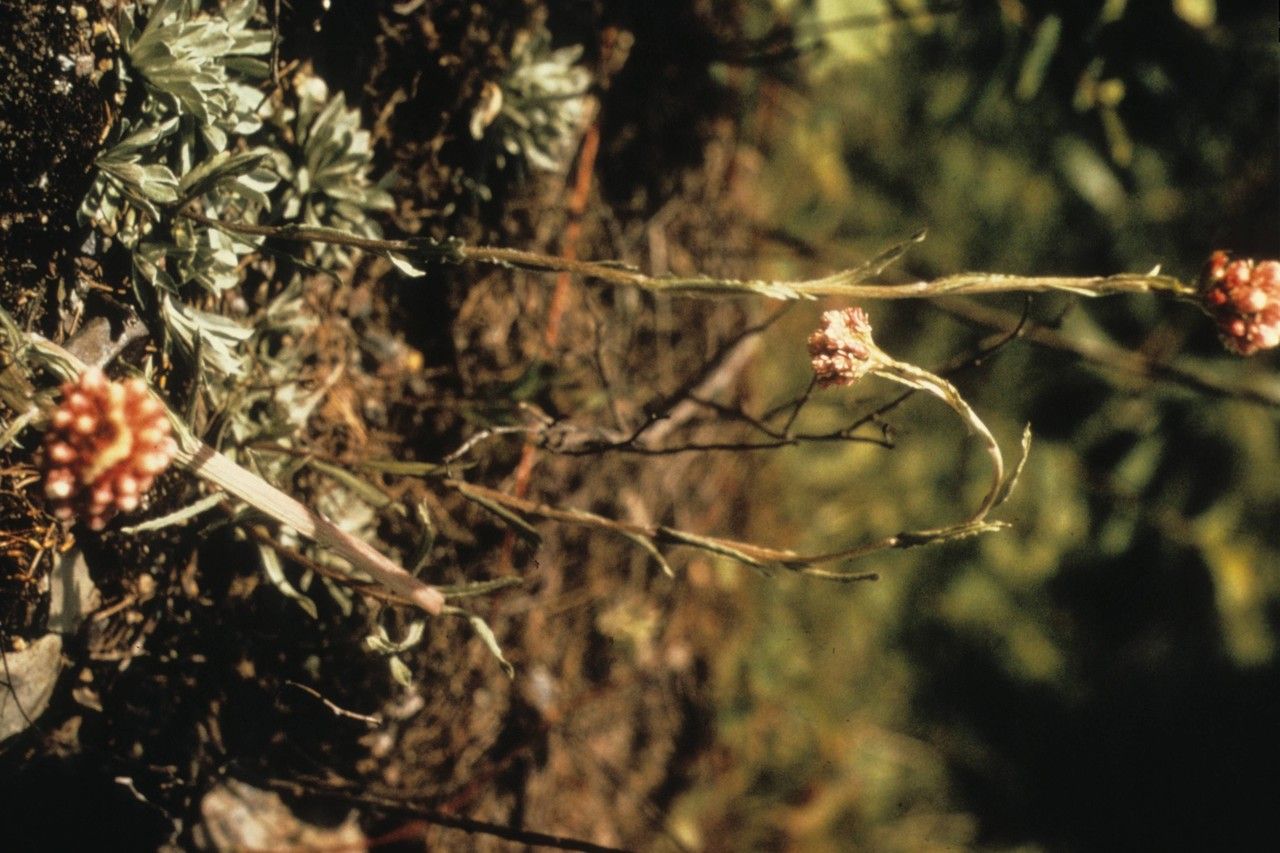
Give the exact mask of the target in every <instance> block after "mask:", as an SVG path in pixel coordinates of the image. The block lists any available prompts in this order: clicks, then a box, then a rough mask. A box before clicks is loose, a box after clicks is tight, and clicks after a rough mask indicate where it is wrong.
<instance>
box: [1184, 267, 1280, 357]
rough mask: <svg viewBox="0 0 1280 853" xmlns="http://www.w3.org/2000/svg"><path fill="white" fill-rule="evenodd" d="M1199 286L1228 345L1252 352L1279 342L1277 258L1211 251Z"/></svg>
mask: <svg viewBox="0 0 1280 853" xmlns="http://www.w3.org/2000/svg"><path fill="white" fill-rule="evenodd" d="M1200 287H1201V293H1202V294H1203V297H1202V298H1203V299H1204V304H1205V307H1206V308H1208V310H1209V313H1211V314H1212V315H1213V317H1214V319H1215V320H1217V322H1218V333H1219V334H1220V335H1221V336H1222V342H1223V344H1225V345H1226V347H1227V349H1230V350H1232V351H1233V352H1236V353H1239V354H1240V355H1253V354H1254V353H1256V352H1258V351H1259V350H1264V349H1270V348H1272V347H1274V346H1276V345H1277V344H1280V261H1254V260H1252V259H1249V258H1232V257H1231V256H1230V255H1229V254H1227V253H1226V252H1221V251H1219V252H1214V253H1213V255H1212V256H1211V257H1210V258H1209V263H1208V264H1207V265H1206V266H1205V271H1204V275H1203V276H1202V278H1201V284H1200Z"/></svg>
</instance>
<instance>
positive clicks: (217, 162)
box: [178, 151, 266, 198]
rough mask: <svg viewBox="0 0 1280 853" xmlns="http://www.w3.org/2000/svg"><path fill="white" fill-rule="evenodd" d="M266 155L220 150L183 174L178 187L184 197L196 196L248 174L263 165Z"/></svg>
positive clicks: (256, 152)
mask: <svg viewBox="0 0 1280 853" xmlns="http://www.w3.org/2000/svg"><path fill="white" fill-rule="evenodd" d="M265 157H266V155H265V154H263V153H262V152H260V151H246V152H242V153H240V154H231V153H230V152H227V151H220V152H218V153H217V154H214V155H213V156H212V157H210V158H208V159H207V160H205V161H204V162H202V163H200V164H199V165H197V166H196V167H195V168H194V169H192V170H191V171H189V172H187V173H186V174H185V175H183V176H182V180H181V181H180V182H179V183H178V189H179V190H180V191H181V194H182V197H183V198H196V197H198V196H202V195H204V194H205V193H207V192H209V191H210V190H212V189H213V188H214V187H216V186H217V185H218V184H220V183H223V182H224V181H230V180H233V179H236V178H239V177H240V176H242V175H247V174H249V173H250V172H252V171H253V170H254V169H256V168H258V166H259V165H261V163H262V161H263V160H264V159H265Z"/></svg>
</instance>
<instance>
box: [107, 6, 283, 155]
mask: <svg viewBox="0 0 1280 853" xmlns="http://www.w3.org/2000/svg"><path fill="white" fill-rule="evenodd" d="M257 7H258V4H257V0H231V2H228V3H226V4H225V5H223V6H222V7H221V10H220V13H218V14H212V15H201V14H198V13H199V9H200V0H159V2H157V3H155V4H154V5H153V6H152V8H151V10H150V12H149V13H148V15H147V23H146V26H144V27H143V28H142V29H141V30H138V29H137V28H136V27H135V24H134V19H133V17H132V16H131V15H128V14H126V15H124V16H123V17H122V18H121V26H120V36H121V42H122V44H123V46H124V52H125V55H126V57H127V58H128V66H129V68H131V69H132V70H133V71H135V72H136V73H137V74H138V76H140V77H141V78H142V79H143V80H144V81H145V83H146V86H147V92H148V96H149V98H150V99H151V100H153V101H154V102H155V104H154V106H155V107H158V108H159V109H161V110H163V111H165V112H168V113H170V114H176V115H182V116H185V117H189V119H190V120H191V122H192V123H193V124H194V125H195V128H196V129H197V130H198V131H199V133H200V135H201V136H202V137H203V139H204V141H205V142H206V143H207V144H208V146H209V148H210V149H212V150H213V151H222V150H224V149H225V148H226V147H227V138H228V134H235V135H237V136H248V135H249V134H251V133H253V132H254V131H256V130H258V128H260V127H261V126H262V122H261V120H260V118H259V117H258V116H257V110H258V108H259V106H261V104H262V101H263V93H262V92H261V91H260V90H259V89H258V88H257V87H256V86H254V85H252V81H258V80H262V79H264V78H265V77H266V75H267V71H268V67H267V63H266V62H265V61H264V60H262V59H260V58H258V57H262V56H265V55H266V54H267V53H268V52H269V51H270V50H271V33H270V32H269V31H268V30H266V29H265V28H255V27H252V26H250V22H251V21H252V19H253V15H254V12H256V11H257ZM188 165H189V164H188Z"/></svg>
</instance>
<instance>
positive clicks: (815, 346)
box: [809, 308, 876, 388]
mask: <svg viewBox="0 0 1280 853" xmlns="http://www.w3.org/2000/svg"><path fill="white" fill-rule="evenodd" d="M875 351H876V348H875V344H874V343H873V342H872V340H871V321H870V320H869V319H867V312H865V311H863V310H862V309H861V308H842V309H839V310H836V311H824V312H823V314H822V328H821V329H818V331H816V332H814V333H813V334H812V335H810V336H809V357H810V359H811V360H812V362H813V373H814V375H815V376H817V378H818V384H819V385H821V386H822V387H823V388H826V387H829V386H831V385H852V384H853V383H855V382H857V381H858V380H859V379H861V378H862V377H864V376H866V375H867V373H869V372H870V371H871V368H872V367H873V366H874V360H873V358H872V354H873V353H874V352H875Z"/></svg>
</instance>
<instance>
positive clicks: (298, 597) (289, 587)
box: [258, 545, 319, 619]
mask: <svg viewBox="0 0 1280 853" xmlns="http://www.w3.org/2000/svg"><path fill="white" fill-rule="evenodd" d="M258 554H259V556H260V557H261V558H262V570H263V572H265V573H266V575H267V580H269V581H271V585H272V586H274V587H275V588H276V589H278V590H279V591H280V592H281V593H282V594H283V595H284V596H285V597H286V598H292V599H293V600H294V601H296V602H297V603H298V606H299V607H301V608H302V609H303V610H304V611H305V612H306V614H307V615H308V616H310V617H311V618H312V619H315V618H317V617H318V616H319V611H317V610H316V603H315V602H314V601H312V600H311V599H309V598H307V597H306V596H305V595H303V594H302V593H300V592H298V590H297V588H296V587H294V585H293V584H291V583H289V579H288V578H287V577H285V574H284V566H283V565H282V564H281V563H280V555H279V554H277V553H276V552H275V549H273V548H270V547H268V546H266V545H259V546H258Z"/></svg>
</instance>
